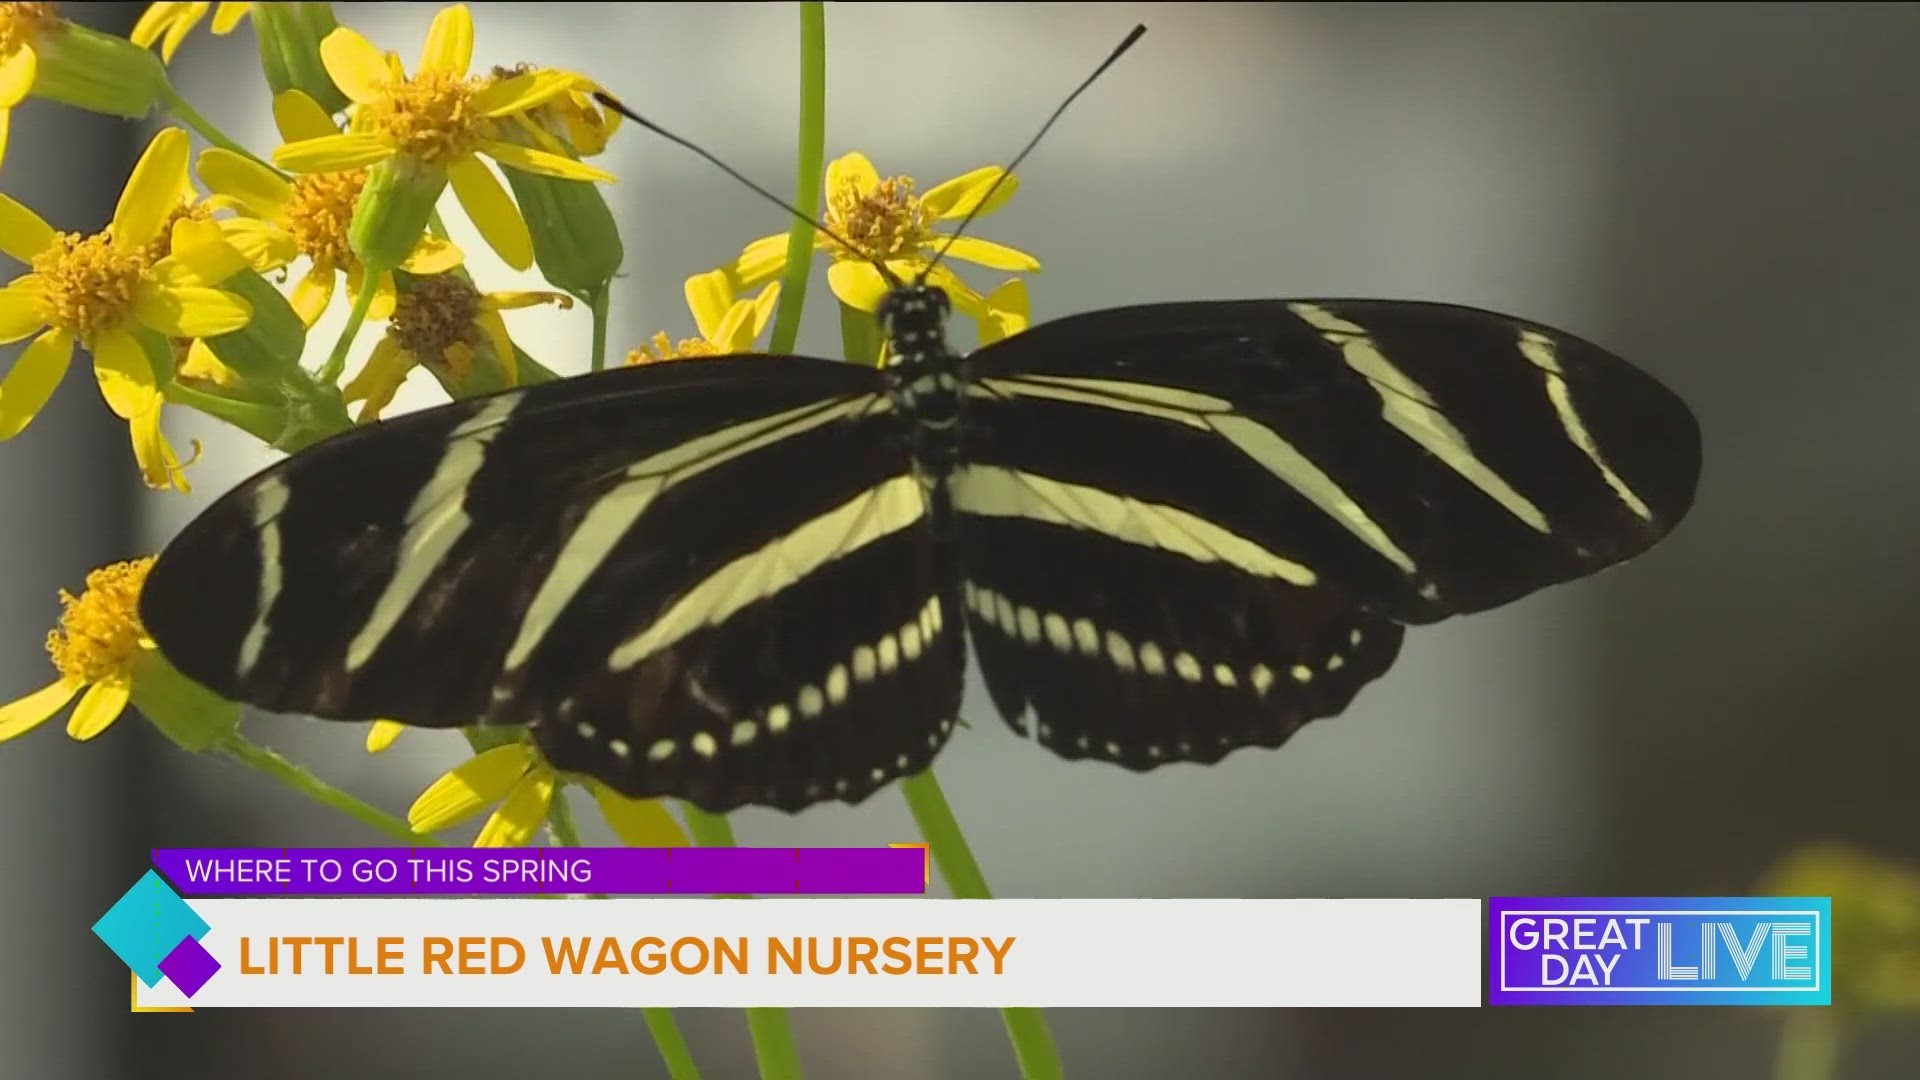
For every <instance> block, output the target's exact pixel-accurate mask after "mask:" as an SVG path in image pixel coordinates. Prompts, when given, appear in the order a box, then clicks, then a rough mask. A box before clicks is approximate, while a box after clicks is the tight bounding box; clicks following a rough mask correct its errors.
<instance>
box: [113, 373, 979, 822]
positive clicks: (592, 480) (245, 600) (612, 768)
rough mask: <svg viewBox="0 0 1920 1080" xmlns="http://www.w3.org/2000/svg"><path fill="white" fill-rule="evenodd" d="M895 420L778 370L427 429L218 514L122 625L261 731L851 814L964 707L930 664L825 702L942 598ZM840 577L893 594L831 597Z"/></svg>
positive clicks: (452, 410)
mask: <svg viewBox="0 0 1920 1080" xmlns="http://www.w3.org/2000/svg"><path fill="white" fill-rule="evenodd" d="M897 422H898V420H897V417H895V416H894V415H893V414H892V412H891V409H890V407H889V405H888V402H887V399H886V397H885V395H884V394H883V393H880V392H879V383H878V379H877V376H876V374H875V373H874V372H873V371H871V370H870V369H862V368H860V367H857V366H854V365H847V364H841V363H836V362H832V361H825V360H810V359H806V358H801V357H760V356H755V357H735V358H726V359H712V360H707V359H702V360H692V361H683V362H676V363H668V364H658V365H649V366H644V367H635V368H625V369H621V370H617V371H609V372H604V373H599V374H595V375H591V376H585V377H581V378H576V379H567V380H562V381H559V382H554V383H548V384H543V385H540V386H536V387H531V388H526V389H522V390H515V391H510V392H507V393H504V394H500V395H496V396H492V397H488V398H482V399H474V400H470V401H463V402H457V403H454V404H451V405H446V406H441V407H438V408H434V409H427V410H423V411H420V412H416V413H412V414H409V415H406V416H402V417H398V418H396V419H393V420H390V421H386V422H383V423H381V424H377V425H373V426H370V427H367V428H363V429H359V430H356V431H353V432H350V433H348V434H346V435H343V436H340V437H338V438H336V439H333V440H330V441H328V442H326V443H323V444H321V445H319V446H316V447H314V448H312V449H310V450H308V451H306V452H304V453H302V454H299V455H296V456H294V457H292V458H289V459H287V460H286V461H283V462H280V463H278V464H276V465H275V466H273V467H271V468H269V469H267V470H265V471H264V472H262V473H260V474H259V475H257V476H255V477H253V478H251V479H250V480H248V481H246V482H245V483H243V484H241V485H240V486H239V487H237V488H236V489H235V490H233V491H231V492H229V493H228V494H226V495H225V496H223V497H222V498H221V499H219V500H217V501H216V502H215V503H214V505H213V506H211V507H210V508H209V509H208V510H207V511H206V512H205V513H203V514H202V515H201V516H200V517H198V518H197V519H196V520H195V521H193V522H192V523H191V524H189V525H188V527H187V528H186V529H185V530H183V531H182V532H181V534H180V535H179V536H178V537H176V538H175V539H174V541H173V542H172V543H171V544H170V545H169V546H168V547H167V549H166V550H165V551H164V552H163V553H162V556H161V558H160V560H159V561H158V563H157V564H156V566H155V568H154V570H153V572H152V574H151V576H150V577H149V579H148V582H147V585H146V587H145V589H144V592H143V598H142V605H141V609H142V616H143V619H144V621H145V623H146V626H147V628H148V631H149V632H150V633H151V634H152V635H153V637H154V639H155V641H156V642H157V643H158V645H159V647H160V648H161V650H162V651H163V652H164V653H165V654H166V655H167V656H168V658H169V659H170V660H171V661H172V662H173V663H174V664H175V665H176V666H177V667H179V668H180V670H181V671H182V672H184V673H185V674H187V675H188V676H189V677H191V678H193V679H195V680H197V681H199V682H201V683H202V684H204V685H206V686H208V687H209V688H211V689H213V690H215V691H216V692H219V693H221V694H223V695H225V696H227V697H229V698H232V699H234V700H238V701H242V702H245V703H248V704H252V705H255V706H258V707H261V708H264V709H269V710H273V711H279V712H297V713H304V714H308V715H312V716H318V717H323V718H328V719H339V720H368V719H375V718H390V719H395V720H399V721H401V722H403V723H407V724H411V725H415V726H421V727H454V726H464V725H469V724H529V725H533V730H534V732H535V737H536V739H537V740H538V742H539V744H540V745H541V747H542V749H543V750H544V751H545V752H546V754H547V756H548V757H549V758H550V759H551V760H552V762H553V763H554V764H555V765H556V766H558V767H560V768H563V769H572V770H577V771H581V772H586V773H590V774H591V775H594V776H596V777H598V778H600V779H602V780H604V781H605V782H607V783H609V784H610V785H612V786H614V787H615V788H618V789H619V790H621V791H623V792H626V793H627V794H630V795H636V796H641V795H674V796H679V797H683V798H687V799H690V800H692V801H694V802H696V803H698V804H700V805H702V806H706V807H708V808H709V809H716V810H719V809H727V808H729V807H731V806H734V805H739V804H741V803H744V802H761V803H766V804H768V805H775V806H780V807H783V808H786V809H797V808H799V807H800V806H803V805H806V804H808V803H810V802H813V801H817V799H819V798H834V797H839V798H843V799H857V798H860V797H863V796H864V795H865V794H867V793H868V792H870V791H871V790H872V789H873V788H874V787H875V786H877V781H876V780H875V779H874V773H875V771H876V770H879V771H880V772H881V774H882V776H883V777H884V778H891V777H892V776H894V775H897V774H898V772H899V770H900V768H901V766H900V765H899V761H900V759H901V758H902V757H903V756H904V757H906V758H907V759H908V764H909V765H913V764H915V763H921V762H923V761H924V760H925V756H926V754H927V752H928V744H929V742H930V740H937V739H939V738H943V737H944V732H945V731H946V730H947V728H946V727H945V726H944V725H948V724H950V723H951V720H952V716H953V704H957V696H958V689H957V687H958V679H959V675H958V665H957V664H951V663H950V662H949V661H947V660H946V659H944V657H943V656H942V654H940V653H938V651H937V650H928V651H926V652H925V653H923V656H924V657H925V661H924V662H923V663H922V664H920V665H919V666H917V667H914V668H911V669H906V668H899V669H896V670H895V671H893V672H890V673H889V680H888V681H884V682H882V681H880V680H878V679H876V680H875V685H874V686H869V687H865V688H864V689H866V690H868V691H870V693H869V694H868V695H866V696H863V697H859V698H855V697H853V696H852V694H851V691H850V690H849V692H848V693H847V694H845V695H839V696H835V697H834V698H833V699H832V700H828V698H827V695H828V690H829V689H830V687H829V685H828V684H827V683H826V681H825V680H827V679H828V678H829V677H830V676H831V674H832V670H833V667H832V663H831V662H827V661H826V659H825V654H826V653H828V652H835V651H838V652H845V653H846V654H847V655H848V657H851V655H852V653H853V651H854V649H855V646H856V643H855V642H854V641H852V640H851V639H849V640H847V641H844V642H843V641H838V640H837V638H836V634H838V633H844V634H845V635H848V636H849V638H850V637H851V636H853V635H855V634H856V631H857V632H859V633H865V630H866V628H867V627H870V626H876V625H896V626H898V625H904V624H905V622H906V621H908V620H909V619H912V620H918V619H919V618H920V613H921V612H922V610H923V609H924V605H925V603H926V600H927V597H928V596H929V595H932V594H934V593H936V592H937V591H938V589H937V585H936V583H937V582H938V581H939V580H941V578H940V576H939V574H938V571H937V568H936V567H935V566H934V565H933V561H932V560H933V550H934V549H933V547H932V545H931V542H930V540H929V539H928V538H929V537H930V536H931V529H930V528H929V526H928V523H927V516H926V507H925V505H924V496H923V494H922V493H921V492H920V490H919V488H918V486H917V484H915V483H914V481H913V479H912V474H911V469H910V465H909V462H908V460H907V456H906V454H905V453H904V451H903V450H902V449H901V448H900V447H901V443H900V440H899V439H897V438H896V437H895V436H894V434H893V431H892V426H893V425H894V424H896V423H897ZM857 566H865V567H867V569H868V571H869V572H871V571H872V570H875V569H878V570H881V571H885V572H890V573H895V574H897V580H898V581H899V588H900V591H899V592H888V593H885V594H880V595H876V594H874V592H873V591H871V590H866V591H863V590H851V591H850V593H849V594H848V595H846V596H838V595H833V594H831V592H830V591H829V590H830V588H831V586H832V585H833V583H834V582H836V581H839V582H842V583H844V581H845V580H846V578H847V575H848V573H849V572H850V571H851V569H852V568H854V567H857ZM910 594H915V595H910ZM896 608H900V609H901V610H899V611H896V610H895V609H896ZM842 615H847V616H849V617H845V618H843V617H841V616H842ZM930 618H938V616H932V617H930ZM875 620H879V621H875ZM889 620H891V622H890V623H889V622H888V621H889ZM802 629H804V630H805V631H806V632H805V633H802V632H801V631H802ZM943 665H947V666H951V667H953V668H954V669H955V670H954V671H953V672H952V673H951V674H950V675H949V676H947V681H951V682H953V684H954V686H955V690H954V693H953V696H954V698H955V699H956V701H955V702H954V703H948V702H947V701H945V700H944V699H943V698H942V696H941V694H940V693H939V692H938V687H939V686H940V685H942V684H943V674H945V673H943V672H942V671H941V670H940V669H941V668H942V666H943ZM909 684H912V685H913V688H914V689H917V690H920V691H922V693H920V694H919V695H918V696H917V697H914V698H913V700H914V701H915V702H917V705H916V708H915V709H902V710H896V711H894V712H891V713H889V714H888V720H889V724H888V725H887V726H885V727H876V728H874V729H873V730H871V731H870V732H867V735H868V737H867V738H866V739H865V740H862V741H849V740H847V739H845V738H844V737H843V736H844V734H845V731H844V729H841V728H836V727H835V726H833V725H835V724H846V723H857V722H858V719H859V718H858V717H856V716H854V715H853V712H850V711H849V710H850V709H851V708H852V706H851V705H850V704H849V703H857V704H859V705H861V706H864V705H865V703H866V702H867V701H869V700H874V701H878V700H879V699H880V698H881V697H883V696H884V695H885V694H887V693H893V694H902V693H903V692H904V691H903V688H904V687H907V686H908V685H909ZM835 685H837V684H835ZM810 686H817V687H818V689H819V692H820V694H821V695H822V702H821V708H819V709H818V710H809V709H805V708H803V707H802V704H803V703H802V701H801V698H802V696H803V695H804V691H805V690H806V689H807V688H808V687H810ZM804 696H805V697H806V702H807V703H811V702H812V700H813V698H812V695H804ZM782 700H784V701H787V702H789V703H790V707H791V716H790V722H789V723H781V722H779V721H780V714H779V713H777V712H775V711H774V710H775V708H776V706H777V705H778V704H779V702H780V701H782ZM896 704H897V703H896ZM828 706H832V707H833V708H831V709H830V708H829V707H828ZM835 710H837V712H836V711H835ZM916 710H918V711H916ZM859 711H860V715H862V716H864V710H859ZM922 715H924V717H925V718H924V719H922V720H916V719H914V718H915V717H917V716H922ZM749 723H751V724H753V725H755V728H754V736H753V738H752V739H749V738H748V737H747V736H746V734H745V731H746V729H745V728H744V727H743V726H742V725H745V724H749ZM762 735H764V736H766V737H765V738H760V736H762ZM755 740H757V741H758V745H757V746H756V745H755ZM776 744H778V745H779V746H781V747H783V749H780V750H776V749H774V748H773V747H774V746H775V745H776ZM843 781H844V783H843Z"/></svg>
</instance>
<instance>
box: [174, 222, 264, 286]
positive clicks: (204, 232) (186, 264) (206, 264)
mask: <svg viewBox="0 0 1920 1080" xmlns="http://www.w3.org/2000/svg"><path fill="white" fill-rule="evenodd" d="M249 265H251V264H250V261H249V260H248V259H247V257H246V256H245V255H243V254H241V252H240V251H239V250H238V249H237V248H235V247H234V246H233V245H232V244H229V243H227V241H226V237H225V235H224V234H223V233H222V232H221V230H220V226H218V225H216V224H214V223H213V222H211V221H191V220H188V219H186V218H182V219H180V220H179V221H176V222H174V224H173V254H171V255H169V256H167V257H166V258H164V259H161V260H160V261H159V262H157V263H155V264H154V265H153V270H152V272H151V273H152V277H153V279H154V280H156V281H158V282H160V283H161V284H162V285H165V286H168V287H173V286H182V285H188V286H202V287H205V286H212V285H218V284H220V283H221V282H223V281H225V280H227V279H228V278H230V277H232V276H233V275H235V274H237V273H239V272H240V271H242V270H245V269H247V267H248V266H249Z"/></svg>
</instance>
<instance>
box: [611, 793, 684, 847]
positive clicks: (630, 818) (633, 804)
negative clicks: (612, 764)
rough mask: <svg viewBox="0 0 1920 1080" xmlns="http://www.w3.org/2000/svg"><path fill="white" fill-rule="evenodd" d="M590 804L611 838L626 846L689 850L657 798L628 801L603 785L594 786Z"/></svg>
mask: <svg viewBox="0 0 1920 1080" xmlns="http://www.w3.org/2000/svg"><path fill="white" fill-rule="evenodd" d="M593 801H594V802H596V803H598V804H599V805H600V816H601V817H604V818H606V819H607V825H608V826H609V827H610V828H612V829H613V832H614V835H616V836H618V837H619V838H620V842H621V843H623V844H626V845H627V846H628V847H643V848H662V847H666V848H671V847H692V846H693V845H692V842H691V841H689V840H688V839H687V834H686V831H685V830H683V829H681V828H680V823H679V822H677V821H675V820H673V815H672V814H670V813H668V812H667V807H666V804H665V803H663V802H662V801H660V800H659V799H629V798H627V797H626V796H624V795H621V794H620V793H619V792H617V791H615V790H613V789H612V788H610V787H607V786H606V785H605V784H595V785H593Z"/></svg>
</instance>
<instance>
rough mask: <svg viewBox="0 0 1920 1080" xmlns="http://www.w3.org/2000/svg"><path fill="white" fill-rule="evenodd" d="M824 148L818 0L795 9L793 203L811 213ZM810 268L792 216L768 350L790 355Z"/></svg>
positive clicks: (808, 249) (808, 227)
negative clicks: (796, 152)
mask: <svg viewBox="0 0 1920 1080" xmlns="http://www.w3.org/2000/svg"><path fill="white" fill-rule="evenodd" d="M826 150H827V12H826V5H825V4H824V3H820V2H819V0H808V2H806V3H802V4H801V5H800V159H799V164H798V173H797V175H796V177H795V180H794V184H793V205H794V207H795V208H796V209H800V210H804V211H806V212H807V213H809V214H811V213H813V212H814V210H815V209H816V208H818V207H819V205H820V184H821V174H820V170H821V167H822V162H823V161H824V160H825V158H826ZM812 269H813V225H812V224H811V223H809V222H806V221H803V220H801V219H800V218H798V217H796V218H794V219H793V226H792V228H790V229H789V230H788V231H787V266H786V269H785V271H783V272H782V273H781V276H780V306H779V308H778V309H777V310H776V311H775V312H774V316H773V338H772V341H771V343H770V344H769V345H768V346H767V348H768V351H770V352H775V353H790V352H792V351H793V346H794V342H795V341H796V340H797V339H798V338H799V336H800V313H801V311H802V309H803V308H805V307H806V303H807V274H808V273H809V272H811V271H812Z"/></svg>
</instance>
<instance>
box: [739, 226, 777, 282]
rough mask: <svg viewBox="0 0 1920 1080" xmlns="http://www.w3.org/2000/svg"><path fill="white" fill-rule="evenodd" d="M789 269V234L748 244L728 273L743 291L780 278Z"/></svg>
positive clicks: (766, 237)
mask: <svg viewBox="0 0 1920 1080" xmlns="http://www.w3.org/2000/svg"><path fill="white" fill-rule="evenodd" d="M786 268H787V234H786V233H778V234H776V235H774V236H763V237H761V238H760V239H758V240H755V241H754V242H753V243H751V244H748V245H747V246H746V247H745V248H744V249H743V250H742V251H741V252H740V257H739V258H738V259H735V260H734V261H733V265H732V266H731V267H729V268H728V270H727V273H729V274H731V275H732V276H733V280H734V281H735V282H736V283H737V284H738V285H739V287H740V288H742V289H753V288H757V287H759V286H761V285H765V284H766V283H767V282H769V281H772V280H773V279H774V278H777V277H779V276H780V274H781V272H782V271H784V270H785V269H786Z"/></svg>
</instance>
